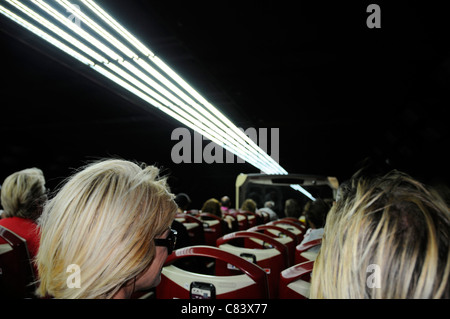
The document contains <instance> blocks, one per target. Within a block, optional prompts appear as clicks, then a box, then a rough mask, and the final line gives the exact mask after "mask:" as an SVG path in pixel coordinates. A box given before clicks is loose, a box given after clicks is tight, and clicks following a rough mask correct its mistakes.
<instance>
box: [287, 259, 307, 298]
mask: <svg viewBox="0 0 450 319" xmlns="http://www.w3.org/2000/svg"><path fill="white" fill-rule="evenodd" d="M313 266H314V261H306V262H304V263H301V264H297V265H295V266H292V267H290V268H288V269H285V270H283V271H282V272H281V273H280V287H279V296H280V299H308V298H309V289H310V287H311V284H310V282H311V273H312V270H313Z"/></svg>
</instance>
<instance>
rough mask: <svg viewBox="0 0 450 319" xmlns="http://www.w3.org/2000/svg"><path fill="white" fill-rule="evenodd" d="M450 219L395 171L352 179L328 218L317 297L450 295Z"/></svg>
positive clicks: (439, 203)
mask: <svg viewBox="0 0 450 319" xmlns="http://www.w3.org/2000/svg"><path fill="white" fill-rule="evenodd" d="M449 231H450V214H449V210H448V207H447V206H446V205H445V203H444V201H443V200H442V199H441V198H440V197H439V196H438V195H436V194H435V193H434V192H432V191H430V190H429V189H427V188H426V187H425V186H423V185H422V184H421V183H419V182H418V181H416V180H414V179H412V178H411V177H410V176H408V175H406V174H404V173H400V172H398V171H393V172H391V173H389V174H387V175H386V176H384V177H383V178H378V179H375V180H372V181H367V180H359V181H353V188H352V190H351V191H350V193H349V194H348V195H347V196H346V198H344V199H342V200H341V201H338V202H337V203H336V205H335V206H333V208H332V209H331V211H330V213H329V214H328V217H327V220H326V225H325V231H324V237H323V240H322V247H321V250H320V252H319V255H318V257H317V259H316V261H315V264H314V269H313V275H312V279H311V290H310V298H449V297H450V295H449V271H450V251H449Z"/></svg>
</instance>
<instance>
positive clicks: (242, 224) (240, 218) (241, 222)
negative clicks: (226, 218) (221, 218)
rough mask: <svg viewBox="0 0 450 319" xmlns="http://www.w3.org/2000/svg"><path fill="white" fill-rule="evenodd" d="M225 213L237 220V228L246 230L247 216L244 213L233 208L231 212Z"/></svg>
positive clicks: (247, 224) (247, 225)
mask: <svg viewBox="0 0 450 319" xmlns="http://www.w3.org/2000/svg"><path fill="white" fill-rule="evenodd" d="M225 215H230V216H232V217H234V218H235V219H236V220H237V224H238V230H247V229H248V227H249V223H248V218H247V215H246V214H244V213H242V212H239V211H236V210H234V211H232V212H228V213H226V214H225Z"/></svg>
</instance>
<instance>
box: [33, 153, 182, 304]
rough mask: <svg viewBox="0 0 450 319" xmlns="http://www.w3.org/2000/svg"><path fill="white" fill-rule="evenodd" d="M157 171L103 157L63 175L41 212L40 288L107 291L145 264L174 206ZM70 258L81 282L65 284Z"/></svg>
mask: <svg viewBox="0 0 450 319" xmlns="http://www.w3.org/2000/svg"><path fill="white" fill-rule="evenodd" d="M158 174H159V170H158V169H157V168H156V167H153V166H147V167H145V166H138V165H136V164H135V163H132V162H128V161H124V160H105V161H100V162H97V163H94V164H91V165H88V166H86V167H85V168H84V169H83V170H81V171H79V172H78V173H76V174H75V175H74V176H72V177H71V178H70V179H69V180H68V181H67V183H66V184H65V185H64V186H63V187H62V188H61V189H60V191H59V192H58V193H57V195H56V196H55V197H54V198H53V199H52V200H50V201H49V203H48V205H46V207H45V209H44V212H43V214H42V217H41V219H40V226H41V242H40V249H39V253H38V256H37V266H38V269H39V276H40V280H41V282H40V286H39V288H38V293H39V294H40V295H51V296H53V297H55V298H111V297H113V296H114V295H115V293H117V291H118V290H119V289H120V288H121V287H122V286H124V285H126V284H127V283H128V282H129V281H130V280H135V279H136V278H139V275H141V274H143V273H144V271H145V270H147V269H148V268H149V266H150V265H151V263H152V262H153V260H154V258H155V251H156V247H155V244H154V239H155V238H158V237H161V236H163V234H166V233H167V230H168V228H169V227H170V225H171V224H172V221H173V218H174V215H175V213H176V209H177V206H176V204H175V202H174V200H173V197H174V196H173V195H172V194H171V193H170V190H169V187H168V185H167V183H166V180H165V179H164V178H159V177H158ZM72 264H75V265H77V266H79V268H80V274H81V288H77V289H73V288H69V287H68V286H67V278H68V276H69V275H70V273H67V272H66V269H67V267H68V266H69V265H72Z"/></svg>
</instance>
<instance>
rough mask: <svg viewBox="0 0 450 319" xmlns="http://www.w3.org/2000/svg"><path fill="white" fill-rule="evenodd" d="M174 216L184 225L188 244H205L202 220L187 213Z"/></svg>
mask: <svg viewBox="0 0 450 319" xmlns="http://www.w3.org/2000/svg"><path fill="white" fill-rule="evenodd" d="M175 218H176V220H178V221H180V222H181V223H183V224H184V225H185V227H186V230H187V232H188V235H189V240H190V245H204V244H205V232H204V230H203V222H202V221H201V220H200V219H199V218H197V217H194V216H191V215H189V214H177V215H176V217H175Z"/></svg>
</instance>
